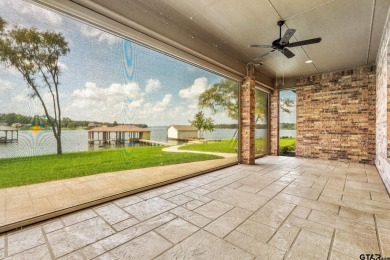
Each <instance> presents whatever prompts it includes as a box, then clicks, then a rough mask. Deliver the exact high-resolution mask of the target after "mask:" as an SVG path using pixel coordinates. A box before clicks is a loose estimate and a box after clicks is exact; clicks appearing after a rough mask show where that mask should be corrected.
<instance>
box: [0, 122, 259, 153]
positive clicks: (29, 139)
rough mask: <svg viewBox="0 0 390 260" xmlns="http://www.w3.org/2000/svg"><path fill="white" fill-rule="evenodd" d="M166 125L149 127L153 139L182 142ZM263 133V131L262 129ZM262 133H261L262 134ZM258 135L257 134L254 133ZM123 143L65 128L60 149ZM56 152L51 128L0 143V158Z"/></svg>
mask: <svg viewBox="0 0 390 260" xmlns="http://www.w3.org/2000/svg"><path fill="white" fill-rule="evenodd" d="M167 128H168V127H166V126H160V127H150V128H149V129H150V130H151V137H150V139H151V140H153V141H158V142H164V143H169V144H173V145H177V144H182V143H183V142H178V141H174V140H168V139H167ZM263 132H264V133H265V131H263ZM264 133H262V134H264ZM256 135H258V134H256ZM204 138H206V139H231V138H237V130H236V129H215V130H214V131H213V132H205V133H204ZM125 145H127V146H133V147H137V146H142V145H141V144H134V143H129V142H127V144H125ZM123 146H124V145H123V144H121V145H117V146H115V144H112V145H104V146H103V147H99V145H98V144H95V145H90V144H88V131H86V130H66V131H63V132H62V151H63V152H64V153H66V152H77V151H88V150H99V149H108V148H115V147H123ZM56 152H57V145H56V139H55V138H54V135H53V132H52V131H51V130H46V131H19V141H18V142H14V143H7V144H3V143H0V158H12V157H22V156H36V155H43V154H54V153H56Z"/></svg>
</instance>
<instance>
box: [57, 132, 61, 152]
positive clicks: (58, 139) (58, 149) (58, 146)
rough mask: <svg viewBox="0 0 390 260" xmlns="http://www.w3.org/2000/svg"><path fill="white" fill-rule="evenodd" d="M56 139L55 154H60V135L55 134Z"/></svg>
mask: <svg viewBox="0 0 390 260" xmlns="http://www.w3.org/2000/svg"><path fill="white" fill-rule="evenodd" d="M56 140H57V154H62V143H61V135H60V134H59V135H58V136H56Z"/></svg>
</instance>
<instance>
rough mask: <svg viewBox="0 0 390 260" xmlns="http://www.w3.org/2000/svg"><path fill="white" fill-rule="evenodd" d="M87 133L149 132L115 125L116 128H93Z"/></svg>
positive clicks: (145, 129) (135, 127)
mask: <svg viewBox="0 0 390 260" xmlns="http://www.w3.org/2000/svg"><path fill="white" fill-rule="evenodd" d="M88 131H89V132H150V130H149V129H147V128H142V127H139V126H135V125H117V126H112V127H109V126H100V127H95V128H92V129H90V130H88Z"/></svg>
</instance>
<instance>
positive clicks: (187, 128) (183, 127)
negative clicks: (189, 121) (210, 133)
mask: <svg viewBox="0 0 390 260" xmlns="http://www.w3.org/2000/svg"><path fill="white" fill-rule="evenodd" d="M170 127H173V128H176V130H179V131H198V128H196V127H194V126H192V125H171V126H170Z"/></svg>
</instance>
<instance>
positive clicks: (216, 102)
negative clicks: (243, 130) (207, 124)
mask: <svg viewBox="0 0 390 260" xmlns="http://www.w3.org/2000/svg"><path fill="white" fill-rule="evenodd" d="M198 105H199V107H200V108H209V109H210V110H211V112H212V113H214V114H215V113H217V112H225V113H226V114H227V115H228V117H230V118H231V119H236V120H237V119H238V87H237V83H236V82H234V81H232V80H229V79H223V80H222V81H221V82H219V83H216V84H214V85H213V86H212V87H211V88H209V89H207V90H206V91H205V92H203V93H202V94H201V95H200V96H199V101H198Z"/></svg>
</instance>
